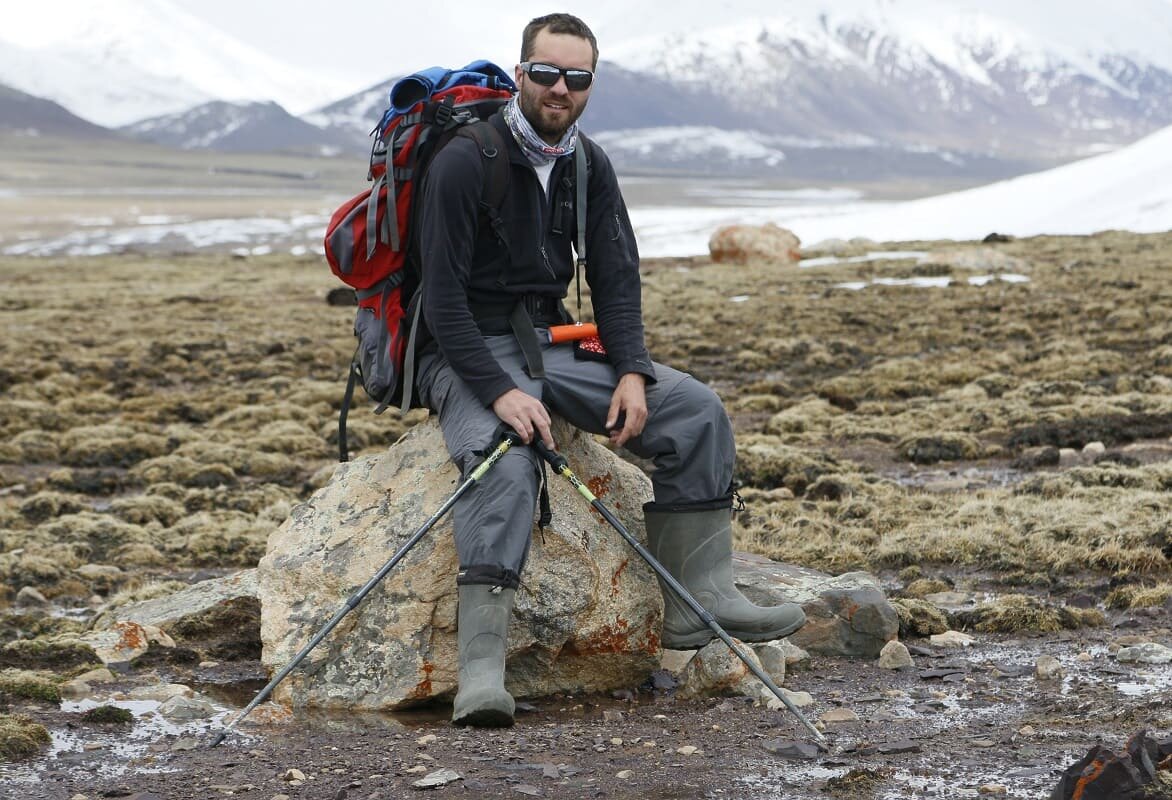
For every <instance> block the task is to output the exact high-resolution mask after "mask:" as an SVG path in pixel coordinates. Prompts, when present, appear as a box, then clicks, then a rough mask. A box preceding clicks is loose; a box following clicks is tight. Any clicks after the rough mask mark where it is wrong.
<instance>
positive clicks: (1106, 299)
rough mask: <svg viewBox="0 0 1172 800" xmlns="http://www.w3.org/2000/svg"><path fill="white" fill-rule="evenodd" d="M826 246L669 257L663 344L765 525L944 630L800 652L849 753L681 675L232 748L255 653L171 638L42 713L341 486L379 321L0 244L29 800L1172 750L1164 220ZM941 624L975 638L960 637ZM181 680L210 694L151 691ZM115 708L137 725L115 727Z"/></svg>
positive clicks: (541, 783)
mask: <svg viewBox="0 0 1172 800" xmlns="http://www.w3.org/2000/svg"><path fill="white" fill-rule="evenodd" d="M877 249H878V250H884V249H885V250H888V251H889V252H890V253H891V257H890V258H875V257H871V256H866V254H867V253H869V252H871V251H874V250H877ZM809 255H810V256H811V257H812V258H814V257H817V258H819V259H820V260H819V261H817V262H811V263H810V264H808V265H807V266H805V267H787V268H778V267H765V266H760V265H757V266H732V265H713V264H710V263H708V262H707V259H691V260H670V261H660V262H653V263H649V264H648V265H647V270H646V277H645V298H646V310H647V317H648V320H649V326H648V327H649V333H648V339H649V344H650V347H651V350H652V353H653V355H655V356H656V357H657V358H659V359H660V360H663V361H666V362H668V363H671V364H673V365H677V366H681V367H683V368H686V369H689V370H691V371H693V372H694V373H695V374H697V375H698V376H699V377H701V378H703V379H705V380H707V381H709V382H710V383H711V384H712V385H713V386H714V387H715V388H716V389H717V391H718V392H720V394H721V396H722V397H723V398H724V400H725V402H726V406H727V407H728V409H729V412H730V414H731V416H732V417H733V420H734V423H735V425H736V429H737V436H738V445H739V448H740V456H739V474H738V477H739V479H740V480H741V482H742V490H741V492H742V495H743V496H744V497H745V499H746V500H747V502H748V511H747V513H746V514H745V515H743V516H742V517H741V518H740V519H739V521H738V525H737V528H736V535H737V537H738V547H739V548H740V549H744V550H750V551H753V552H758V553H761V554H763V555H768V556H770V557H773V558H777V559H779V560H784V561H787V562H791V563H798V564H803V565H805V566H809V567H813V568H817V569H822V570H824V571H827V572H831V573H838V572H844V571H847V570H852V569H866V570H869V571H871V572H873V573H874V574H876V575H877V576H879V577H880V579H881V580H882V581H883V584H884V586H885V587H886V588H887V589H888V591H889V594H890V596H891V597H892V598H893V599H894V600H897V601H900V602H903V601H907V606H908V607H909V608H920V607H919V606H916V605H915V603H912V602H911V601H913V600H921V601H924V602H926V603H927V604H928V605H930V606H932V607H933V608H934V609H935V610H936V613H937V614H938V615H939V616H938V617H935V618H934V619H935V623H932V622H931V620H929V621H925V620H924V619H920V620H919V621H918V622H917V618H915V617H914V616H910V615H909V618H908V619H907V620H905V625H904V628H903V630H902V631H901V637H900V638H901V640H902V641H903V642H904V643H905V644H907V645H908V646H909V648H910V649H911V652H912V657H913V659H914V662H915V663H914V666H913V667H911V668H908V669H904V670H899V671H891V670H887V669H880V668H879V667H878V666H877V665H876V664H875V663H874V662H873V661H871V660H869V659H868V660H850V659H844V658H838V657H827V656H822V655H817V654H815V655H813V656H811V657H810V658H809V659H806V660H803V661H801V662H799V663H797V664H796V665H794V666H792V667H791V669H790V670H789V673H788V675H787V678H786V681H785V685H786V687H787V688H788V689H790V690H792V691H796V692H808V693H809V694H810V695H811V698H812V704H811V705H809V706H806V707H804V708H803V709H802V710H803V713H804V714H806V715H807V716H808V717H809V718H810V719H811V720H814V721H816V723H817V724H818V725H819V726H820V727H822V728H823V729H824V731H825V734H826V736H827V738H828V739H829V740H830V742H831V749H830V751H829V752H823V753H812V752H809V750H808V749H806V748H805V747H804V746H803V745H804V744H805V743H806V737H805V736H804V732H803V729H802V728H801V726H800V725H798V724H796V723H795V720H794V718H793V715H792V714H790V713H789V712H787V711H785V710H770V709H767V708H762V707H759V706H754V705H753V704H752V702H751V701H746V700H745V699H743V698H736V697H724V698H707V699H705V700H700V701H682V700H677V699H676V698H675V697H674V696H673V693H672V691H671V688H672V681H671V679H670V676H668V675H667V674H657V675H653V676H648V682H647V683H646V684H645V685H644V686H632V687H626V688H625V689H623V690H620V691H618V692H616V693H614V696H605V697H596V696H589V697H587V696H575V697H555V698H531V699H528V700H527V701H526V704H525V705H524V706H523V713H521V714H520V716H519V718H518V723H517V726H516V727H515V728H513V729H511V730H508V731H462V730H456V729H453V728H451V727H450V726H448V725H447V723H446V711H445V709H442V708H439V709H424V710H420V711H417V712H413V713H411V714H409V715H403V714H400V715H377V716H375V715H365V716H358V715H352V716H346V717H333V718H330V717H312V716H309V717H307V716H299V717H298V718H296V719H290V718H286V717H284V716H282V715H281V714H279V713H276V712H275V711H273V710H271V709H267V708H265V707H262V709H258V712H254V717H255V719H253V718H250V720H248V721H246V722H245V723H244V724H242V725H241V726H240V728H239V732H238V734H233V735H232V736H230V737H229V739H228V740H227V741H226V742H225V743H224V744H223V745H222V746H221V747H219V748H216V749H214V750H209V749H207V748H206V747H205V746H204V745H206V743H207V741H208V739H209V738H210V737H209V733H210V732H212V731H214V730H217V729H218V728H219V727H220V726H222V725H223V722H224V719H225V717H226V715H227V714H229V713H231V712H232V711H233V710H235V709H238V708H239V707H240V706H241V705H243V704H244V703H245V702H247V700H248V699H249V698H250V697H251V695H252V693H253V692H255V691H256V690H257V689H258V688H259V687H260V686H261V685H263V683H264V681H265V680H266V676H265V675H264V674H263V672H262V670H261V668H260V665H259V662H258V661H257V659H256V654H255V653H248V652H230V653H220V654H219V655H218V656H216V657H212V656H210V655H209V654H208V653H196V654H195V655H194V656H193V657H184V658H178V657H175V656H174V655H172V656H170V657H167V656H162V655H159V653H157V652H155V653H154V655H152V656H150V657H148V658H145V659H143V660H141V661H140V662H137V663H136V664H135V666H134V667H133V668H131V669H130V670H129V671H128V672H126V673H123V674H117V675H112V676H111V682H108V683H95V684H94V686H93V688H92V691H90V692H89V693H88V694H86V695H85V696H83V697H79V698H74V699H66V700H56V699H52V698H50V699H37V698H38V696H43V695H38V693H37V691H35V690H33V689H29V688H28V686H29V685H31V684H28V683H27V682H26V681H25V679H26V678H27V677H28V675H29V674H30V673H31V675H32V676H33V677H35V678H37V679H39V680H41V681H45V682H47V683H48V684H49V685H50V686H55V685H56V686H59V685H60V684H62V683H63V682H65V681H67V680H68V679H70V678H73V677H75V676H76V675H78V674H80V673H81V672H83V671H84V670H88V669H90V668H92V667H93V666H94V665H93V664H71V665H65V666H63V665H60V664H57V665H55V664H53V663H50V662H49V661H46V660H45V659H44V657H43V654H42V655H41V656H38V653H39V652H40V651H38V650H37V649H36V647H33V646H31V645H29V644H28V643H43V642H47V641H56V642H60V641H68V640H69V639H70V637H72V636H76V635H77V634H78V633H79V632H80V631H81V630H83V629H84V628H85V626H86V625H87V624H88V621H89V620H91V619H92V618H93V616H94V615H95V614H96V613H97V612H98V611H99V610H100V609H102V608H103V607H105V606H106V605H107V604H109V603H112V602H124V601H125V600H126V599H128V598H131V597H141V596H144V594H157V593H160V592H166V591H170V590H173V589H174V588H175V587H177V586H180V585H183V584H186V583H190V582H194V581H196V580H199V579H202V578H205V577H209V576H213V575H217V574H224V573H226V572H231V571H234V570H236V569H241V568H245V567H248V566H252V565H254V564H255V562H256V560H257V559H258V558H259V556H260V554H262V553H263V550H264V543H265V540H266V538H267V536H268V534H269V533H270V532H271V531H272V530H275V528H276V527H277V526H278V525H280V523H281V522H282V521H283V520H284V519H285V517H287V516H288V514H289V512H290V510H291V508H292V507H293V506H294V505H295V504H296V503H298V502H300V501H301V500H303V499H304V498H305V497H307V496H308V494H309V493H310V492H311V491H312V489H313V487H314V486H315V485H320V482H321V481H322V480H324V477H325V475H327V474H328V470H329V467H330V464H331V463H332V461H333V459H334V458H335V456H334V450H335V447H336V438H337V434H336V429H335V425H336V411H337V407H338V403H339V401H340V399H341V388H342V387H341V383H342V380H341V379H342V376H344V374H345V367H346V363H347V361H348V359H349V355H350V348H351V339H350V337H349V324H350V320H351V318H352V313H351V311H350V309H348V308H344V307H336V306H330V305H328V304H327V303H326V302H325V297H326V294H327V292H328V291H329V290H330V289H331V288H333V287H334V286H335V284H334V283H333V281H332V279H331V277H330V276H329V275H328V273H327V272H326V271H325V267H324V266H323V265H322V264H321V263H320V262H318V261H317V260H316V259H314V258H311V257H306V258H301V259H297V258H291V257H287V256H286V257H281V256H266V257H262V258H255V257H254V258H229V257H218V256H211V255H202V256H185V257H176V258H170V259H167V258H160V257H157V256H135V255H133V254H131V255H127V256H123V257H119V258H92V259H77V260H53V259H44V260H27V259H8V260H4V261H0V282H3V284H4V285H5V287H6V288H5V292H4V294H3V297H2V298H0V319H2V320H3V321H4V325H5V337H4V340H3V342H2V343H0V434H2V435H0V537H2V545H3V548H2V551H0V576H2V577H3V598H2V602H3V604H4V607H3V608H0V614H3V618H2V620H0V621H2V625H0V636H2V638H0V660H2V661H3V663H2V664H0V723H2V724H0V738H3V739H4V741H5V742H6V743H11V742H14V741H17V739H18V738H19V737H13V736H10V735H9V734H10V733H11V731H12V730H14V728H13V727H12V726H13V725H16V728H15V729H16V730H26V729H27V726H28V725H29V724H31V725H33V726H37V725H39V726H42V728H43V730H44V731H45V732H46V733H47V738H48V741H41V740H40V739H39V737H38V736H37V735H32V736H31V738H28V739H27V740H28V741H29V742H31V743H32V744H31V745H30V747H29V749H28V752H27V753H25V752H24V751H21V750H20V749H19V748H16V750H12V751H10V750H6V753H8V755H9V756H10V760H8V761H6V762H4V763H2V764H0V796H3V797H9V796H10V797H13V798H51V799H52V800H57V799H58V798H76V797H77V796H79V795H80V796H84V797H87V798H98V797H138V798H140V800H145V799H146V798H152V797H157V798H168V799H175V800H185V799H186V798H209V797H211V798H214V797H228V796H239V797H248V798H264V799H265V800H268V799H270V798H275V797H278V796H281V795H285V796H287V797H289V798H298V797H300V798H372V799H374V798H397V797H403V796H414V794H415V793H416V792H429V791H430V792H433V793H436V794H439V795H443V796H455V795H460V796H473V795H475V796H482V797H514V796H517V795H521V796H536V797H650V798H669V797H676V798H709V797H711V798H717V797H730V798H739V797H745V798H749V797H754V798H756V797H766V798H769V797H777V798H825V797H845V798H855V797H858V798H867V797H875V798H904V797H938V798H954V797H956V798H960V797H984V796H991V797H998V796H1002V797H1017V798H1045V797H1048V796H1049V792H1050V790H1051V788H1052V787H1053V786H1054V785H1055V784H1056V783H1057V780H1058V773H1059V772H1060V771H1061V770H1062V769H1063V768H1065V767H1066V766H1068V765H1069V764H1070V763H1072V762H1073V761H1074V760H1076V759H1077V758H1080V757H1081V756H1082V755H1084V754H1085V753H1086V752H1087V750H1088V749H1089V748H1090V747H1091V746H1093V745H1094V744H1096V743H1103V744H1105V745H1108V746H1110V747H1113V748H1121V747H1122V746H1123V743H1124V741H1125V740H1126V739H1127V738H1128V737H1129V736H1130V735H1131V734H1133V733H1135V732H1136V731H1138V730H1140V729H1148V730H1149V731H1152V732H1153V733H1154V734H1156V735H1158V736H1162V737H1164V738H1167V737H1168V736H1170V735H1172V666H1170V665H1169V664H1167V663H1163V664H1159V663H1152V664H1146V663H1142V662H1132V661H1125V660H1121V659H1120V657H1119V656H1120V652H1121V651H1122V650H1123V649H1125V648H1132V647H1134V646H1136V645H1140V644H1143V643H1155V644H1161V645H1163V646H1172V600H1170V598H1172V583H1170V581H1172V575H1170V572H1172V570H1170V568H1169V567H1170V563H1172V499H1170V498H1172V439H1170V437H1172V377H1170V376H1172V311H1170V309H1172V288H1170V287H1172V281H1169V280H1168V275H1169V274H1170V272H1169V270H1170V269H1172V236H1169V235H1162V236H1161V235H1155V236H1132V235H1127V234H1120V233H1108V234H1103V235H1100V236H1096V237H1063V238H1057V237H1055V238H1048V237H1047V238H1039V239H1033V240H1023V241H1017V242H1006V243H998V244H996V245H990V244H984V245H982V244H979V243H967V244H956V245H952V244H930V243H922V242H921V243H898V244H892V245H885V246H878V245H874V244H873V243H853V244H852V243H842V244H841V245H836V246H833V247H828V248H827V249H826V250H825V251H823V252H818V253H810V254H809ZM864 256H866V257H864ZM30 267H35V269H31V268H30ZM1010 275H1013V276H1024V278H1025V280H1019V279H1017V278H1014V279H1008V278H1006V279H1002V278H999V277H998V276H1010ZM942 277H943V278H946V279H947V280H944V281H941V280H940V279H941V278H942ZM926 278H927V279H931V280H930V281H924V280H923V279H926ZM974 278H981V280H974ZM860 286H861V288H860ZM415 419H416V417H412V418H409V419H407V420H397V419H394V418H391V417H390V415H384V416H382V417H375V416H373V415H370V414H366V413H364V412H362V411H361V410H359V411H356V412H355V413H354V414H352V418H351V444H352V446H353V448H354V450H355V451H357V452H373V451H376V450H379V449H381V448H385V447H386V446H387V445H388V444H389V443H391V442H393V441H394V440H395V439H396V438H397V437H398V436H399V435H400V434H401V432H402V431H403V430H405V429H406V427H407V426H408V425H410V424H411V423H412V422H413V421H414V420H415ZM169 581H170V582H172V583H168V582H169ZM942 591H948V592H954V593H958V594H959V596H960V597H961V598H963V603H962V606H949V605H948V603H947V602H946V601H945V600H944V599H941V598H942V596H941V595H940V592H942ZM1022 596H1025V597H1028V598H1032V600H1031V602H1032V603H1034V605H1026V606H1022V605H1021V604H1020V602H1019V603H1018V605H1016V606H1015V605H1012V604H1011V605H1010V606H1008V608H1009V612H1007V613H1000V612H998V611H997V609H998V608H1000V607H999V606H998V603H1000V602H1004V601H1006V598H1013V597H1022ZM924 598H928V599H927V600H924ZM953 600H954V601H956V598H955V597H954V598H953ZM1063 609H1081V610H1083V611H1088V610H1089V611H1094V612H1097V613H1096V614H1090V615H1087V614H1084V615H1082V616H1075V615H1072V614H1070V613H1065V614H1063V613H1062V612H1063ZM1002 611H1004V608H1002ZM1072 619H1073V620H1074V621H1073V622H1072V621H1071V620H1072ZM940 620H944V621H945V622H946V623H947V627H950V628H954V629H962V630H964V631H965V632H967V633H968V634H969V635H971V636H973V637H974V640H973V642H972V644H971V645H969V646H968V647H962V648H949V647H943V646H939V645H934V644H932V643H931V642H930V640H929V638H928V636H927V634H928V631H929V629H930V628H931V626H932V624H939V623H940ZM1043 656H1052V657H1053V658H1054V659H1056V661H1057V669H1058V674H1055V675H1054V676H1053V677H1040V676H1039V674H1038V668H1039V660H1040V659H1042V657H1043ZM169 683H175V684H183V685H185V686H187V687H190V688H192V689H194V690H195V691H196V692H198V693H199V694H200V695H201V696H203V697H204V698H206V699H207V701H208V702H209V703H210V704H211V705H210V708H209V709H207V710H205V711H204V712H203V716H202V717H201V718H200V719H197V720H194V721H185V720H181V719H174V718H168V717H166V716H164V715H163V714H162V713H160V710H159V709H160V703H161V701H160V700H158V699H131V698H133V697H136V696H137V695H134V694H133V692H134V691H136V690H139V691H141V690H142V689H144V688H149V687H154V688H155V689H156V690H157V689H158V687H159V686H161V685H164V684H169ZM120 698H121V699H120ZM109 704H113V705H116V706H120V707H123V708H126V709H128V710H129V711H130V712H131V716H132V719H131V721H129V722H105V723H102V722H92V721H87V720H86V719H85V717H84V714H85V712H86V711H87V710H89V709H91V708H93V707H95V706H100V705H109ZM262 712H263V713H262ZM24 718H27V720H28V722H27V723H26V722H24V721H22V720H23V719H24ZM14 720H18V721H19V722H14ZM21 726H25V727H21ZM26 738H27V737H26ZM21 741H24V740H21ZM420 781H423V782H425V783H426V782H429V781H430V782H431V783H434V784H436V785H435V786H434V787H433V788H426V787H424V786H417V785H416V784H417V782H420ZM1153 796H1158V795H1153Z"/></svg>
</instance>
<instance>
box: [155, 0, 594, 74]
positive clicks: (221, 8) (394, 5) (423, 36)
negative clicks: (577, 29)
mask: <svg viewBox="0 0 1172 800" xmlns="http://www.w3.org/2000/svg"><path fill="white" fill-rule="evenodd" d="M174 3H175V5H176V6H179V7H181V8H183V9H184V10H185V11H187V12H188V13H190V14H192V15H194V16H197V17H199V18H201V19H203V20H205V21H207V22H210V23H212V24H214V25H215V26H216V27H218V28H220V29H222V30H224V31H225V32H227V33H229V34H232V35H234V36H236V37H237V38H239V39H241V40H243V41H244V42H247V43H249V44H252V45H254V46H256V47H257V48H259V49H261V50H264V51H265V52H267V53H269V54H271V55H274V56H276V57H278V58H281V59H284V60H286V61H289V62H291V63H294V64H298V65H301V66H307V67H313V68H315V69H317V70H320V71H323V72H326V73H328V74H332V75H333V76H335V77H339V78H343V79H346V80H353V81H357V85H360V86H367V85H369V84H370V83H371V82H372V81H373V80H379V79H382V78H384V77H387V76H390V75H393V74H397V73H402V72H406V71H412V70H414V69H417V68H422V67H429V66H435V65H442V66H461V65H462V64H463V63H465V62H466V61H468V60H471V59H472V58H481V57H483V58H488V59H489V60H491V61H496V62H497V63H498V64H500V65H501V66H503V67H506V68H509V67H512V65H513V64H514V63H516V61H517V59H518V57H519V55H520V49H521V30H522V29H523V28H524V27H525V23H526V22H528V21H529V20H530V19H532V18H533V17H536V16H540V15H542V14H548V13H551V12H553V11H568V12H569V13H572V14H577V15H578V16H580V17H582V19H583V20H585V21H586V23H587V24H590V25H592V27H595V28H596V30H595V33H596V34H597V35H598V36H600V37H601V36H602V35H603V34H602V30H601V29H597V26H596V25H594V24H593V23H592V22H591V10H592V9H593V10H597V9H599V8H600V7H604V6H607V5H609V4H610V3H608V2H607V0H594V2H561V3H558V4H556V5H550V4H549V3H548V2H532V0H518V1H517V2H510V3H498V4H495V5H494V4H486V3H453V2H444V1H443V0H438V2H437V1H436V0H432V1H431V2H428V0H422V1H421V2H417V3H410V2H407V0H382V1H381V2H379V1H378V0H330V2H329V3H322V2H320V1H319V0H313V1H312V2H311V0H286V2H283V3H272V2H261V3H250V2H242V0H174ZM327 12H328V14H327ZM457 62H459V63H457ZM372 76H373V78H372Z"/></svg>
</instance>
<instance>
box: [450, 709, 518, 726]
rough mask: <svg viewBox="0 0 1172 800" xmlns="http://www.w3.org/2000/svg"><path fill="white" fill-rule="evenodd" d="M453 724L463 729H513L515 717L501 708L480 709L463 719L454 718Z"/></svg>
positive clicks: (469, 713)
mask: <svg viewBox="0 0 1172 800" xmlns="http://www.w3.org/2000/svg"><path fill="white" fill-rule="evenodd" d="M452 724H453V725H458V726H460V727H461V728H463V727H468V726H471V727H473V728H511V727H513V715H512V714H510V713H509V712H507V711H503V710H501V709H499V708H480V709H477V710H476V711H470V712H468V713H467V714H465V715H464V716H462V717H459V718H455V717H453V718H452Z"/></svg>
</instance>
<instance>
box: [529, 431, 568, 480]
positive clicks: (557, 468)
mask: <svg viewBox="0 0 1172 800" xmlns="http://www.w3.org/2000/svg"><path fill="white" fill-rule="evenodd" d="M529 446H530V447H532V448H533V449H534V450H536V451H537V455H539V456H541V457H542V458H543V459H545V461H546V463H548V464H549V465H550V466H551V467H553V470H554V472H557V473H559V474H564V471H565V470H566V469H568V468H569V466H570V462H568V461H566V457H565V456H563V455H562V454H561V453H559V452H557V451H555V450H550V449H549V448H548V447H546V446H545V442H543V441H541V438H540V437H539V436H534V437H533V443H532V444H530V445H529Z"/></svg>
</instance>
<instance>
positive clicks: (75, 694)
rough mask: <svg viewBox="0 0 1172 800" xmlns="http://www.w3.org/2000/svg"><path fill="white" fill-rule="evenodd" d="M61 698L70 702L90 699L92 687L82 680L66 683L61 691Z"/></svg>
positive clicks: (76, 679) (75, 679)
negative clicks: (85, 698)
mask: <svg viewBox="0 0 1172 800" xmlns="http://www.w3.org/2000/svg"><path fill="white" fill-rule="evenodd" d="M58 691H60V692H61V696H62V697H64V698H67V699H69V700H80V699H81V698H83V697H89V694H90V692H91V691H93V690H92V689H91V688H90V685H89V684H88V683H86V682H85V681H83V680H81V679H80V678H74V679H73V680H71V681H66V682H65V683H63V684H61V686H60V688H59V690H58Z"/></svg>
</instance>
